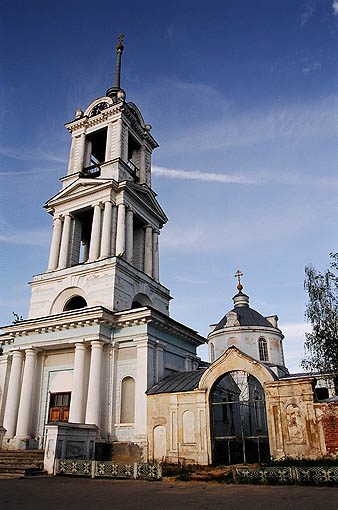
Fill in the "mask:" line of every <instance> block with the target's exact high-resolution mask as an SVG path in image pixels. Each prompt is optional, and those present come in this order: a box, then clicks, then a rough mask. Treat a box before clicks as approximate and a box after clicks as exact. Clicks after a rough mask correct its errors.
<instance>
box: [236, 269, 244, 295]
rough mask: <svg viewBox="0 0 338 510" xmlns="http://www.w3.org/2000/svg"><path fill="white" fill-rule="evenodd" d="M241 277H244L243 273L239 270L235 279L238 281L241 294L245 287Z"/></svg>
mask: <svg viewBox="0 0 338 510" xmlns="http://www.w3.org/2000/svg"><path fill="white" fill-rule="evenodd" d="M241 276H243V273H241V271H240V270H239V269H237V271H236V273H235V274H234V277H235V278H237V279H238V285H237V289H238V291H239V292H241V291H242V290H243V285H242V284H241Z"/></svg>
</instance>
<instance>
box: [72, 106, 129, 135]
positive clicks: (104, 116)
mask: <svg viewBox="0 0 338 510" xmlns="http://www.w3.org/2000/svg"><path fill="white" fill-rule="evenodd" d="M123 111H124V103H123V101H121V102H119V103H116V104H113V105H112V106H110V107H109V108H107V109H105V110H102V112H100V114H98V115H95V116H94V117H88V116H87V115H86V116H84V117H81V118H80V119H75V120H73V121H72V122H69V123H67V124H65V127H66V128H67V129H68V131H69V132H70V133H73V132H74V131H78V130H79V129H82V128H84V129H88V128H90V127H93V126H97V125H99V124H101V123H102V122H104V121H107V120H108V119H109V118H110V117H112V116H113V115H116V114H117V113H120V112H123Z"/></svg>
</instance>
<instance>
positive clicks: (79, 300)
mask: <svg viewBox="0 0 338 510" xmlns="http://www.w3.org/2000/svg"><path fill="white" fill-rule="evenodd" d="M85 306H87V301H86V300H85V299H84V298H83V297H82V296H74V297H72V298H71V299H69V300H68V301H67V303H66V304H65V306H64V308H63V311H64V312H69V311H71V310H78V309H79V308H84V307H85Z"/></svg>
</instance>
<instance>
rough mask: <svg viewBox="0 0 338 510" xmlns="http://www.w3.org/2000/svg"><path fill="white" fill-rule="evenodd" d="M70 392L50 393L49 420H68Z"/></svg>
mask: <svg viewBox="0 0 338 510" xmlns="http://www.w3.org/2000/svg"><path fill="white" fill-rule="evenodd" d="M70 395H71V394H70V393H51V394H50V404H49V420H48V421H49V422H53V421H68V418H69V406H70Z"/></svg>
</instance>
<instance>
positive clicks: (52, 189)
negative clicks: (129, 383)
mask: <svg viewBox="0 0 338 510" xmlns="http://www.w3.org/2000/svg"><path fill="white" fill-rule="evenodd" d="M3 6H4V7H3V12H2V26H1V33H2V43H3V51H2V73H1V85H2V87H1V89H2V94H1V108H0V111H1V116H0V118H1V140H2V141H1V145H0V152H1V155H2V165H1V169H0V200H1V203H0V229H1V230H0V251H1V257H2V258H3V260H4V261H5V263H4V264H3V265H2V273H3V277H4V278H3V280H4V281H5V285H3V286H2V287H1V289H0V292H1V295H2V305H1V306H0V320H1V323H8V322H10V321H11V311H12V310H14V311H16V312H17V313H20V314H23V315H25V314H26V313H27V308H28V301H29V288H28V286H27V285H26V282H27V281H28V280H29V279H30V278H31V276H32V274H36V273H39V272H42V271H44V270H45V267H46V263H47V258H48V251H49V237H50V232H51V229H50V224H51V218H50V217H49V216H48V215H47V214H46V213H45V212H44V211H43V210H42V209H41V208H42V205H43V204H44V203H45V201H46V200H47V199H48V198H49V197H50V196H52V195H53V194H54V193H56V192H57V190H58V188H59V182H58V178H59V177H61V176H63V175H64V174H65V173H66V165H67V158H68V150H69V143H70V138H69V135H68V133H67V131H66V130H65V128H64V126H63V124H64V123H65V122H67V121H69V120H71V119H73V118H74V111H75V109H77V108H82V109H85V108H86V106H87V105H88V104H89V103H90V102H91V101H92V100H93V99H95V98H96V97H99V96H101V95H104V94H105V91H106V89H107V88H108V87H109V86H110V85H111V84H112V79H113V70H114V63H115V44H116V42H117V36H118V34H120V33H121V32H122V33H124V34H125V35H126V37H125V40H124V44H125V51H124V54H123V64H122V86H123V88H124V89H125V90H126V92H127V99H128V100H131V101H134V102H135V103H136V104H137V105H138V106H139V107H140V109H141V111H142V112H143V114H144V117H145V120H146V122H149V123H150V124H152V126H153V131H152V133H153V135H154V137H155V138H156V139H157V140H158V141H159V143H160V148H159V149H157V151H156V152H155V153H154V157H153V165H154V172H153V186H154V188H155V190H156V191H157V192H158V198H159V201H160V203H161V204H162V205H163V206H164V208H165V210H166V212H167V213H168V216H169V218H170V223H169V224H168V226H167V227H165V229H164V230H163V233H162V234H161V274H162V282H163V283H164V284H165V285H167V286H168V287H169V288H171V289H172V293H173V295H174V297H175V300H174V301H173V303H172V315H173V316H174V317H175V318H177V319H178V320H181V321H182V322H185V323H187V324H188V325H190V326H192V327H195V328H196V329H198V330H200V331H201V332H202V334H206V333H207V331H208V324H209V323H212V322H215V321H217V320H218V319H219V318H220V317H221V316H222V315H224V313H225V311H227V310H228V309H230V308H231V307H232V303H231V296H232V295H233V293H234V289H235V280H234V278H233V274H234V273H235V271H236V269H237V268H238V267H239V268H240V269H241V270H242V271H243V272H244V273H245V276H244V285H245V291H246V292H248V293H249V294H250V296H251V304H252V306H253V307H254V308H256V309H258V310H259V311H260V312H261V313H263V314H266V315H270V314H273V313H277V314H278V315H279V316H280V319H281V323H282V326H283V325H284V328H285V332H286V336H287V339H286V343H285V345H286V351H287V356H289V364H290V365H292V364H293V365H294V367H293V368H296V365H297V363H298V360H299V358H300V357H301V355H302V352H301V351H302V341H303V331H304V324H303V316H304V304H305V301H306V296H305V294H304V291H303V283H302V282H303V276H304V266H305V265H306V264H308V263H314V264H315V265H317V266H318V267H320V268H323V267H325V265H326V264H327V263H328V253H329V252H330V251H337V229H336V217H337V207H336V204H337V165H338V129H337V121H338V115H337V114H338V94H337V90H338V79H337V78H338V76H337V59H338V51H337V50H338V44H337V43H338V1H334V0H303V1H298V0H293V1H292V0H255V1H249V0H223V1H216V0H209V1H208V2H206V1H199V0H194V1H192V0H186V1H182V0H181V1H180V2H178V1H171V2H161V1H156V2H155V1H153V0H150V1H148V2H142V3H141V2H136V1H130V2H124V3H121V2H111V1H110V2H108V1H100V0H99V1H96V2H93V1H91V2H89V1H69V0H68V1H62V0H61V1H58V2H52V1H50V0H45V1H34V0H31V1H29V2H28V1H17V0H12V1H10V2H8V1H7V2H3Z"/></svg>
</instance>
